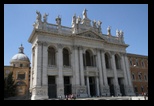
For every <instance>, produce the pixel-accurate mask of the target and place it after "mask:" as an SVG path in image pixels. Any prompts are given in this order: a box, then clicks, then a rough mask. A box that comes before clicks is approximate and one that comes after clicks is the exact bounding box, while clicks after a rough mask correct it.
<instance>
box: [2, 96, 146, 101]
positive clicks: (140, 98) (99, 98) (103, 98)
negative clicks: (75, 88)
mask: <svg viewBox="0 0 154 106" xmlns="http://www.w3.org/2000/svg"><path fill="white" fill-rule="evenodd" d="M4 100H30V98H29V99H28V98H27V97H25V96H23V97H11V98H7V99H6V98H4ZM48 100H66V99H57V98H52V99H48ZM69 100H70V99H69ZM75 100H145V98H144V97H143V96H132V97H130V96H122V97H120V96H119V97H91V98H76V99H75ZM146 100H148V97H146Z"/></svg>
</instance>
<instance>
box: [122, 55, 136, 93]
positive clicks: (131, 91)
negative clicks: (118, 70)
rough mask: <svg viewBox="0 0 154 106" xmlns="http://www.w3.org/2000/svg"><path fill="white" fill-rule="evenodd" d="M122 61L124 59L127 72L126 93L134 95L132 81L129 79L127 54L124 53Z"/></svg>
mask: <svg viewBox="0 0 154 106" xmlns="http://www.w3.org/2000/svg"><path fill="white" fill-rule="evenodd" d="M124 61H125V67H126V73H127V78H128V87H127V89H128V92H127V93H128V95H135V93H134V88H133V85H132V81H131V76H130V68H129V63H128V58H127V55H126V54H124Z"/></svg>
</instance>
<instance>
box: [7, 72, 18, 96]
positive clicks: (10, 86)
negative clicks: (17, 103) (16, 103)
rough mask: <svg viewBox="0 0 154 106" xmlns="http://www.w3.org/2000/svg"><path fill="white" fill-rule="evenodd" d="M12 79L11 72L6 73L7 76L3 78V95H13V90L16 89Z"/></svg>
mask: <svg viewBox="0 0 154 106" xmlns="http://www.w3.org/2000/svg"><path fill="white" fill-rule="evenodd" d="M14 82H15V81H14V80H13V72H10V73H9V74H8V77H7V78H5V79H4V83H5V85H4V96H5V97H11V96H15V93H16V92H15V91H16V86H15V84H14Z"/></svg>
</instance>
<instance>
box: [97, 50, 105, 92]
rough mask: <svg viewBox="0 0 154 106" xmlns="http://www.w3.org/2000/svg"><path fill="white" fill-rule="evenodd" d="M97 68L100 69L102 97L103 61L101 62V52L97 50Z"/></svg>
mask: <svg viewBox="0 0 154 106" xmlns="http://www.w3.org/2000/svg"><path fill="white" fill-rule="evenodd" d="M97 60H98V61H97V64H98V65H97V67H98V70H99V83H100V92H101V94H100V95H103V86H104V85H103V77H102V67H101V60H100V50H99V49H97Z"/></svg>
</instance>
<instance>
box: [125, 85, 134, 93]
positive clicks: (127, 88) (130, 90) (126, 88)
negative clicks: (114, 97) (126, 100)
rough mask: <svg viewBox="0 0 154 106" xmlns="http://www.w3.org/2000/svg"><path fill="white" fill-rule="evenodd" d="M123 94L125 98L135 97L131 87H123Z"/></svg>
mask: <svg viewBox="0 0 154 106" xmlns="http://www.w3.org/2000/svg"><path fill="white" fill-rule="evenodd" d="M125 93H126V95H127V96H135V93H134V88H133V87H132V86H128V85H127V86H125Z"/></svg>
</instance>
